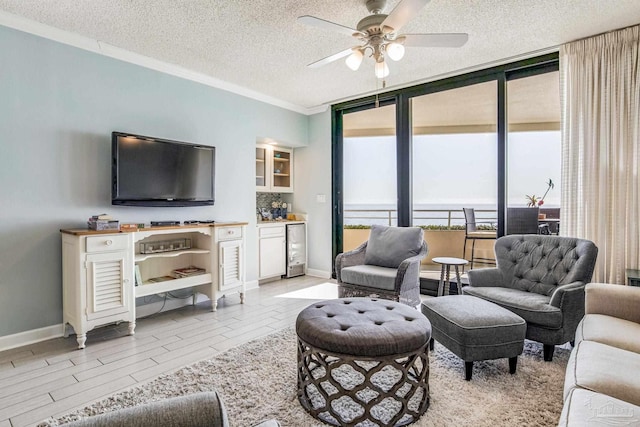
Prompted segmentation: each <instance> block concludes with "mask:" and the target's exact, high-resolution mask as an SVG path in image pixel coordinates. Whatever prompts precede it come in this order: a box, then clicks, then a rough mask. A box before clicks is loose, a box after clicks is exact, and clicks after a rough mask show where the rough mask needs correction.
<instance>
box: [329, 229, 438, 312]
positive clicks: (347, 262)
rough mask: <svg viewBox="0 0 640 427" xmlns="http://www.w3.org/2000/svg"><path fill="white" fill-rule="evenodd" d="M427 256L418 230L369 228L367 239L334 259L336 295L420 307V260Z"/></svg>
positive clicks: (422, 235)
mask: <svg viewBox="0 0 640 427" xmlns="http://www.w3.org/2000/svg"><path fill="white" fill-rule="evenodd" d="M426 255H427V244H426V242H425V241H424V233H423V231H422V229H421V228H419V227H387V226H384V225H373V226H372V227H371V234H370V235H369V240H368V241H367V242H364V243H363V244H362V245H360V246H359V247H357V248H356V249H354V250H352V251H349V252H345V253H342V254H339V255H338V256H337V257H336V276H337V279H338V296H339V297H340V298H349V297H373V298H376V297H377V298H384V299H390V300H393V301H398V302H401V303H403V304H406V305H409V306H412V307H417V306H418V305H420V261H421V260H422V259H423V258H424V257H425V256H426Z"/></svg>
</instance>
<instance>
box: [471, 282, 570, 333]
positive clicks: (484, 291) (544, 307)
mask: <svg viewBox="0 0 640 427" xmlns="http://www.w3.org/2000/svg"><path fill="white" fill-rule="evenodd" d="M462 292H463V293H464V294H465V295H473V296H475V297H478V298H482V299H484V300H487V301H491V302H493V303H495V304H498V305H500V306H502V307H504V308H506V309H509V310H511V311H512V312H514V313H516V314H517V315H518V316H520V317H522V318H523V319H524V320H525V321H526V322H527V323H535V324H537V325H541V326H544V327H546V328H560V327H562V311H561V310H560V309H559V308H558V307H554V306H552V305H550V304H549V302H550V301H551V297H549V296H546V295H540V294H536V293H534V292H526V291H521V290H518V289H511V288H499V287H473V286H465V287H464V288H462Z"/></svg>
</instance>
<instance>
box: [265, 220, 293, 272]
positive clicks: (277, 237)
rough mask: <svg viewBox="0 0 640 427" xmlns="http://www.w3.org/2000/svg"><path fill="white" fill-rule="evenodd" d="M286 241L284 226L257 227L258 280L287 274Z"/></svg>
mask: <svg viewBox="0 0 640 427" xmlns="http://www.w3.org/2000/svg"><path fill="white" fill-rule="evenodd" d="M286 245H287V239H286V229H285V225H284V224H276V225H269V226H260V227H258V253H259V263H258V264H259V265H258V270H259V272H258V279H259V280H263V279H270V278H274V277H280V276H282V275H284V274H285V273H286V272H287V258H286V250H287V246H286Z"/></svg>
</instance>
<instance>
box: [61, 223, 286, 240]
mask: <svg viewBox="0 0 640 427" xmlns="http://www.w3.org/2000/svg"><path fill="white" fill-rule="evenodd" d="M293 222H295V221H293ZM244 225H249V223H248V222H236V221H221V222H215V223H213V224H189V225H170V226H166V227H144V228H139V229H137V230H89V229H87V228H85V229H82V228H77V229H69V228H64V229H61V230H60V232H61V233H63V234H72V235H74V236H90V235H97V234H118V233H136V232H140V231H154V230H185V231H187V230H189V229H193V228H206V227H214V228H215V227H238V226H244Z"/></svg>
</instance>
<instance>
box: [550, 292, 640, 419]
mask: <svg viewBox="0 0 640 427" xmlns="http://www.w3.org/2000/svg"><path fill="white" fill-rule="evenodd" d="M575 340H576V341H575V347H574V348H573V350H572V352H571V356H570V358H569V363H568V365H567V372H566V376H565V384H564V407H563V410H562V416H561V417H560V423H559V425H560V426H587V425H625V426H627V425H640V287H633V286H622V285H612V284H607V283H590V284H588V285H587V286H586V288H585V316H584V318H583V319H582V321H581V322H580V323H579V324H578V328H577V330H576V338H575Z"/></svg>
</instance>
